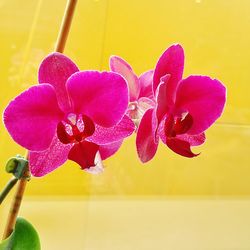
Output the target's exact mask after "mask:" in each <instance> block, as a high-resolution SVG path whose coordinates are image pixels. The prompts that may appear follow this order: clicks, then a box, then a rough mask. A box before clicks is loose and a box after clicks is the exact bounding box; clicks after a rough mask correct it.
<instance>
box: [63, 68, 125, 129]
mask: <svg viewBox="0 0 250 250" xmlns="http://www.w3.org/2000/svg"><path fill="white" fill-rule="evenodd" d="M67 89H68V92H69V95H70V97H71V100H72V103H73V106H74V111H75V113H77V114H83V115H87V116H89V117H90V118H91V119H92V120H93V121H94V122H95V123H96V124H98V125H100V126H102V127H112V126H114V125H115V124H117V123H118V122H119V121H120V120H121V119H122V117H123V115H124V113H125V111H126V109H127V106H128V88H127V84H126V81H125V80H124V79H123V77H121V76H120V75H119V74H117V73H113V72H101V73H100V72H98V71H82V72H77V73H75V74H73V75H72V76H71V77H70V78H69V79H68V81H67Z"/></svg>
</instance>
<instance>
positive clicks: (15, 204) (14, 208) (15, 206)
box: [3, 169, 29, 240]
mask: <svg viewBox="0 0 250 250" xmlns="http://www.w3.org/2000/svg"><path fill="white" fill-rule="evenodd" d="M28 177H29V169H27V170H26V172H25V173H24V175H23V177H22V178H21V179H20V180H19V181H18V184H17V189H16V193H15V196H14V199H13V201H12V204H11V208H10V211H9V216H8V220H7V225H6V228H5V231H4V234H3V240H4V239H6V238H8V237H9V236H10V234H11V233H12V231H13V228H14V227H15V224H16V218H17V215H18V212H19V209H20V206H21V202H22V199H23V194H24V190H25V187H26V183H27V178H28Z"/></svg>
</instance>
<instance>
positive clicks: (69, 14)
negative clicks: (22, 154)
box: [0, 0, 77, 240]
mask: <svg viewBox="0 0 250 250" xmlns="http://www.w3.org/2000/svg"><path fill="white" fill-rule="evenodd" d="M76 4H77V0H68V3H67V6H66V10H65V13H64V16H63V21H62V25H61V28H60V31H59V35H58V39H57V42H56V46H55V51H56V52H60V53H63V51H64V48H65V45H66V41H67V38H68V34H69V30H70V26H71V22H72V18H73V15H74V11H75V7H76ZM26 159H27V160H28V153H27V156H26ZM29 176H30V171H29V167H28V166H27V169H26V171H25V173H24V174H23V176H22V178H20V179H19V180H18V179H12V180H11V181H10V182H9V183H8V184H7V186H6V187H5V188H4V190H3V192H2V193H1V196H0V197H1V198H0V201H1V199H4V198H5V197H6V195H7V194H8V193H9V191H10V190H11V189H12V187H13V186H14V185H15V184H16V183H17V189H16V193H15V196H14V198H13V201H12V204H11V207H10V211H9V216H8V220H7V224H6V228H5V231H4V235H3V240H4V239H6V238H8V237H9V236H10V234H11V233H12V231H13V228H14V227H15V224H16V219H17V216H18V212H19V210H20V206H21V202H22V199H23V195H24V191H25V187H26V184H27V180H28V179H29Z"/></svg>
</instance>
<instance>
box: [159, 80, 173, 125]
mask: <svg viewBox="0 0 250 250" xmlns="http://www.w3.org/2000/svg"><path fill="white" fill-rule="evenodd" d="M169 79H170V75H166V76H164V78H162V81H161V83H160V84H159V85H158V87H157V90H156V100H157V106H156V117H157V122H158V124H160V122H161V121H162V119H163V117H164V116H165V115H166V114H167V112H168V111H169V109H170V106H169V99H168V98H167V86H168V81H169Z"/></svg>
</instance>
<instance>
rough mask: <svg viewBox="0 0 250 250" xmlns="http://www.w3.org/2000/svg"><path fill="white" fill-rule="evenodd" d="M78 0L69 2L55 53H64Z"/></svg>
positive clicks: (69, 0)
mask: <svg viewBox="0 0 250 250" xmlns="http://www.w3.org/2000/svg"><path fill="white" fill-rule="evenodd" d="M76 3H77V0H68V3H67V7H66V10H65V13H64V17H63V21H62V25H61V28H60V32H59V35H58V39H57V43H56V48H55V51H57V52H60V53H63V51H64V47H65V44H66V41H67V38H68V34H69V30H70V25H71V21H72V18H73V15H74V11H75V7H76Z"/></svg>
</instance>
